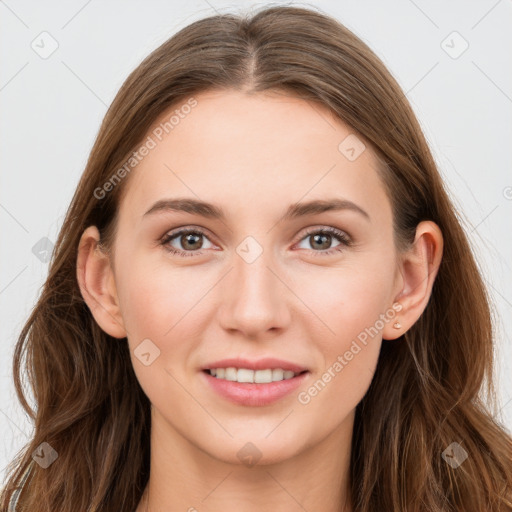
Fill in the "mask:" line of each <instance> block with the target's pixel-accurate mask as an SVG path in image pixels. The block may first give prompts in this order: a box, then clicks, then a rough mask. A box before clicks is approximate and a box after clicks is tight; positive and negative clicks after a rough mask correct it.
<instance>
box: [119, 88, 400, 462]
mask: <svg viewBox="0 0 512 512" xmlns="http://www.w3.org/2000/svg"><path fill="white" fill-rule="evenodd" d="M194 99H195V100H196V102H197V103H195V102H193V101H191V102H190V103H189V105H194V106H191V107H190V108H183V109H180V107H173V109H172V111H169V112H166V113H165V115H162V116H161V118H160V119H159V120H158V122H156V123H155V124H154V126H153V127H152V128H151V129H150V131H149V132H148V134H147V136H146V140H145V143H146V146H147V148H148V150H147V151H145V150H142V151H140V152H139V155H138V158H139V159H140V162H139V163H138V164H137V165H136V167H135V168H134V169H133V170H132V171H131V174H130V175H129V177H128V178H125V179H128V182H127V183H126V185H127V187H128V188H127V190H126V191H125V192H126V195H125V196H124V197H123V200H122V203H121V205H120V212H119V222H118V231H117V235H116V240H115V257H114V262H113V264H114V265H113V268H114V274H113V276H114V279H115V289H116V293H117V298H118V301H119V307H120V313H121V315H122V323H123V326H124V328H125V329H126V333H127V337H128V343H129V346H130V349H131V356H132V362H133V367H134V369H135V373H136V375H137V378H138V380H139V382H140V384H141V386H142V388H143V389H144V391H145V393H146V394H147V396H148V397H149V399H150V401H151V402H152V404H153V414H154V416H153V422H154V423H153V424H154V426H156V427H157V428H158V429H159V431H160V432H161V433H162V435H163V436H165V435H166V434H165V433H167V434H168V435H169V436H170V437H174V438H175V437H176V436H178V437H182V438H184V439H186V440H187V441H189V442H190V443H192V444H193V445H194V446H196V447H198V448H199V449H200V450H202V451H203V452H206V453H207V454H209V455H211V456H213V457H214V458H216V459H219V460H223V461H226V462H236V463H240V461H241V460H242V457H243V456H244V454H245V455H247V454H249V455H253V457H256V458H258V459H260V462H265V461H278V460H284V459H287V458H290V457H292V456H294V455H297V454H299V453H300V452H301V451H303V450H305V449H306V448H308V447H312V446H314V445H315V444H317V443H319V442H320V441H322V440H323V439H325V438H326V437H327V436H329V435H330V434H333V433H335V432H337V433H340V432H345V433H346V432H349V431H351V429H352V424H353V415H354V410H355V407H356V405H357V404H358V403H359V402H360V400H361V399H362V398H363V396H364V394H365V392H366V391H367V389H368V387H369V385H370V382H371V380H372V377H373V374H374V371H375V367H376V364H377V358H378V354H379V350H380V346H381V342H382V335H383V334H382V333H383V329H389V328H390V326H389V324H392V323H393V322H395V321H396V318H394V317H396V316H399V315H396V312H395V310H394V309H393V308H392V306H393V304H394V303H395V299H396V297H397V295H398V293H399V292H400V290H401V286H402V284H403V283H402V280H401V276H400V271H399V267H398V265H397V261H398V256H397V252H396V250H395V247H394V244H393V229H392V213H391V205H390V202H389V200H388V198H387V196H386V193H385V190H384V187H383V184H382V183H381V181H380V180H379V177H378V174H377V171H376V165H377V163H376V160H375V158H374V155H373V153H372V150H371V149H370V148H369V147H366V148H364V146H363V145H362V141H361V140H359V139H357V138H356V137H355V135H354V134H353V132H352V130H351V129H350V128H349V127H347V126H346V125H345V124H344V123H342V122H340V121H338V120H336V119H335V118H334V117H333V116H332V115H330V114H329V112H328V111H327V110H326V109H325V108H323V107H322V106H319V105H318V104H313V103H310V102H306V101H303V100H300V99H296V98H293V97H289V96H286V95H284V94H276V93H273V94H270V93H265V94H262V93H258V94H256V95H252V96H249V95H246V94H244V93H240V92H231V91H222V92H219V91H216V92H213V91H208V92H206V93H201V94H198V95H195V96H194ZM185 104H186V102H183V104H182V105H185ZM176 109H178V112H179V113H176V116H177V117H174V121H173V123H174V124H173V125H172V128H170V126H171V125H169V124H168V125H167V127H166V128H164V126H165V122H167V121H169V119H170V117H171V115H172V113H173V111H174V110H176ZM161 123H164V124H161ZM167 132H168V133H167ZM148 137H149V138H148ZM142 153H144V155H142ZM118 186H119V185H118ZM177 199H181V200H185V199H186V200H187V201H189V204H191V203H192V202H205V203H211V204H212V205H214V207H215V211H216V212H222V213H223V215H224V216H223V217H222V218H220V217H217V216H215V215H205V214H201V211H202V212H203V213H208V212H211V211H212V210H210V209H208V208H205V207H202V208H200V209H196V210H197V211H196V212H195V213H194V211H191V209H190V208H188V211H185V210H182V211H178V210H175V209H173V208H171V206H172V205H171V204H170V203H168V204H167V206H168V207H166V203H165V202H166V201H169V202H170V201H176V200H177ZM316 201H322V202H325V203H329V202H331V201H339V203H338V204H339V205H340V206H341V208H339V209H335V208H332V209H325V211H322V208H319V207H318V206H316V207H313V206H312V207H310V208H307V207H306V205H307V204H309V203H310V202H316ZM155 205H157V206H156V207H155ZM185 229H186V230H190V232H191V233H188V234H187V233H185V234H183V233H182V234H177V235H176V236H172V235H175V234H176V233H177V232H178V231H180V230H185ZM340 234H341V238H338V236H339V235H340ZM166 235H171V238H170V239H169V238H168V239H167V240H165V239H164V237H165V236H166ZM172 251H176V252H172ZM389 342H391V343H392V341H389ZM233 358H242V359H244V360H248V361H249V363H246V364H244V363H240V364H239V365H237V366H239V367H242V368H246V367H247V366H249V369H250V366H251V365H250V363H251V362H253V363H257V362H258V361H260V360H262V359H264V358H274V359H279V360H282V361H284V362H287V363H289V364H293V365H296V366H298V367H300V368H301V369H305V370H307V372H306V373H304V374H303V375H301V376H300V377H294V380H293V384H292V383H290V382H288V381H287V383H286V384H285V385H284V387H283V384H282V383H281V384H263V383H262V384H253V385H252V387H254V388H256V389H255V391H254V390H253V391H252V392H251V391H248V392H246V393H244V391H243V389H242V388H243V387H244V386H245V387H246V388H247V387H248V386H249V384H247V383H245V384H244V383H240V384H236V383H233V382H232V381H229V380H227V379H226V378H224V379H222V381H223V382H221V384H223V385H222V386H218V384H219V379H217V378H216V377H212V376H208V375H207V374H206V372H205V371H204V369H205V368H211V367H212V366H216V364H215V362H217V361H220V360H223V359H233ZM229 364H231V363H227V364H226V365H224V366H228V365H229ZM284 364H285V363H277V362H267V363H265V362H264V363H263V367H264V368H268V369H269V370H272V369H277V368H279V367H281V366H283V365H284ZM227 373H228V374H229V375H231V373H232V371H231V370H228V372H227ZM236 375H237V376H238V377H241V378H242V379H244V378H246V377H247V378H249V379H250V376H251V372H240V373H237V374H236ZM255 375H257V376H258V379H260V378H261V379H266V378H268V377H269V375H274V376H279V371H277V372H268V371H267V372H265V371H264V372H258V373H257V374H255ZM225 377H226V375H225ZM279 386H281V387H279ZM265 389H266V390H267V391H265ZM240 390H242V391H240ZM262 390H263V391H262ZM283 393H284V394H283ZM155 422H156V425H155ZM249 442H250V443H252V445H247V444H246V443H249ZM241 449H242V451H240V450H241ZM251 450H252V453H251Z"/></svg>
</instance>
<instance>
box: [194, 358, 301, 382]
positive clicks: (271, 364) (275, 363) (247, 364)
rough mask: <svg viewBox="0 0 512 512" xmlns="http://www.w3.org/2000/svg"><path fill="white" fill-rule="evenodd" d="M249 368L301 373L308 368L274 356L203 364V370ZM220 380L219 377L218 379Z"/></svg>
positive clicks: (223, 360)
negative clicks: (255, 359)
mask: <svg viewBox="0 0 512 512" xmlns="http://www.w3.org/2000/svg"><path fill="white" fill-rule="evenodd" d="M230 367H234V368H237V369H238V368H247V369H248V370H266V369H267V368H271V369H273V368H282V369H283V370H290V371H292V372H293V373H301V372H303V371H305V370H308V369H307V368H306V367H304V366H300V365H298V364H296V363H292V362H290V361H284V360H282V359H276V358H274V357H264V358H263V359H258V360H257V361H249V360H248V359H243V358H240V357H235V358H231V359H222V360H220V361H214V362H213V363H209V364H207V365H206V366H203V367H202V368H201V369H202V370H210V369H212V368H230ZM217 380H219V379H217Z"/></svg>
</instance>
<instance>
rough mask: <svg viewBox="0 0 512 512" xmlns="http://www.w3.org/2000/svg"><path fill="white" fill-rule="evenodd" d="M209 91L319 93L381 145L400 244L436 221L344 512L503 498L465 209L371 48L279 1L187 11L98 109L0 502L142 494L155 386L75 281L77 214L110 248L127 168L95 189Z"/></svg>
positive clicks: (43, 311)
mask: <svg viewBox="0 0 512 512" xmlns="http://www.w3.org/2000/svg"><path fill="white" fill-rule="evenodd" d="M208 89H220V90H223V89H224V90H229V89H236V90H242V91H245V92H247V93H257V92H258V91H265V90H276V91H277V90H279V91H282V92H285V93H286V94H290V95H295V96H297V97H300V98H303V99H305V100H307V101H311V102H318V103H320V104H322V105H323V106H325V107H327V108H328V109H329V110H330V111H332V112H333V113H334V114H335V115H336V116H337V117H338V118H339V119H341V120H342V121H343V122H345V123H346V124H348V125H349V126H350V127H352V129H353V130H354V131H355V132H356V133H358V134H360V135H361V137H362V138H363V140H365V141H367V142H368V143H369V144H370V145H371V148H372V149H373V151H374V152H375V154H376V155H377V156H378V158H379V160H380V169H379V172H380V173H381V174H382V178H383V180H384V183H385V187H386V191H387V194H388V197H389V199H390V201H391V204H392V210H393V222H394V230H395V237H396V243H397V246H398V247H405V246H407V244H408V243H410V242H411V241H412V240H413V239H414V233H415V228H416V226H417V225H418V223H419V222H421V221H423V220H432V221H434V222H435V223H436V224H437V225H438V226H439V227H440V229H441V231H442V233H443V237H444V253H443V259H442V262H441V265H440V267H439V271H438V275H437V277H436V280H435V283H434V286H433V290H432V295H431V297H430V300H429V303H428V305H427V307H426V309H425V310H424V312H423V314H422V315H421V317H420V318H419V319H418V321H417V322H416V323H415V324H414V325H413V326H412V327H411V328H410V329H409V330H408V331H407V332H406V333H405V334H404V335H403V336H401V337H400V338H399V339H397V340H395V341H392V342H384V343H383V344H382V349H381V353H380V357H379V362H378V365H377V369H376V373H375V376H374V378H373V381H372V383H371V385H370V388H369V390H368V392H367V393H366V395H365V396H364V398H363V399H362V401H361V402H360V403H359V404H358V406H357V409H356V417H355V423H354V436H353V444H352V448H351V462H350V489H351V496H350V497H351V500H352V503H353V510H354V512H382V511H384V510H385V511H407V512H413V511H429V512H432V511H439V512H440V511H443V512H447V511H466V512H468V511H484V510H485V511H512V501H511V500H512V498H511V489H512V485H511V484H512V461H511V458H512V457H511V455H512V439H511V437H510V434H509V433H508V432H507V430H506V429H505V427H504V426H503V425H501V424H500V423H499V422H498V420H496V419H495V416H496V412H492V411H495V410H496V396H495V389H494V384H493V354H494V347H493V340H494V337H495V333H494V321H493V315H494V312H493V311H494V310H493V309H492V307H491V303H490V299H489V296H488V294H487V291H486V289H485V287H484V283H483V280H482V277H481V274H480V271H479V268H478V265H477V263H476V260H475V256H474V254H473V253H472V250H471V247H470V245H469V243H468V240H467V237H466V235H465V232H464V230H463V227H462V223H463V220H462V219H461V218H460V216H459V215H458V214H457V211H456V210H455V208H454V206H453V204H452V203H451V201H450V199H449V197H448V194H447V192H446V190H445V188H444V186H443V183H442V180H441V177H440V174H439V172H438V169H437V167H436V164H435V162H434V160H433V158H432V155H431V152H430V150H429V147H428V145H427V142H426V140H425V138H424V135H423V133H422V131H421V129H420V126H419V124H418V121H417V120H416V117H415V115H414V113H413V111H412V109H411V107H410V104H409V102H408V100H407V98H406V96H405V94H404V93H403V91H402V90H401V88H400V86H399V85H398V83H397V82H396V81H395V79H394V78H393V77H392V75H391V74H390V72H389V71H388V70H387V69H386V67H385V66H384V64H383V63H382V62H381V60H380V59H379V58H378V57H377V56H376V55H375V54H374V53H373V52H372V50H370V48H369V47H368V46H367V45H366V44H365V43H364V42H362V41H361V39H359V38H358V37H357V36H356V35H354V34H353V33H352V32H351V31H349V30H348V29H347V28H346V27H344V26H343V25H342V24H341V23H339V22H338V21H336V20H335V19H333V18H331V17H329V16H327V15H324V14H323V13H321V12H318V11H317V10H314V9H310V8H303V7H289V6H273V7H267V8H263V9H261V10H260V11H257V12H254V13H252V14H251V15H249V14H237V15H235V14H220V15H215V16H212V17H208V18H205V19H201V20H199V21H196V22H193V23H192V24H190V25H189V26H187V27H185V28H183V29H182V30H180V31H179V32H178V33H176V34H175V35H174V36H172V37H171V38H170V39H168V40H167V41H166V42H165V43H164V44H162V45H161V46H160V47H159V48H157V49H156V50H155V51H153V52H152V53H151V54H150V55H149V56H148V57H147V58H146V59H145V60H144V61H143V62H142V63H141V64H140V65H139V66H138V67H137V68H136V69H135V70H134V71H133V72H132V73H131V74H130V76H129V77H128V78H127V80H126V81H125V83H124V84H123V85H122V87H121V89H120V90H119V92H118V94H117V96H116V97H115V99H114V101H113V103H112V105H111V106H110V108H109V109H108V112H107V114H106V115H105V118H104V120H103V123H102V125H101V128H100V131H99V133H98V136H97V138H96V141H95V143H94V146H93V148H92V151H91V153H90V157H89V159H88V162H87V165H86V168H85V170H84V173H83V175H82V177H81V180H80V183H79V185H78V187H77V190H76V192H75V194H74V197H73V199H72V202H71V204H70V207H69V209H68V211H67V215H66V218H65V220H64V223H63V226H62V229H61V231H60V234H59V237H58V240H57V242H56V244H55V249H54V253H53V255H52V259H51V261H50V266H49V273H48V278H47V280H46V282H45V284H44V287H43V289H42V293H41V295H40V297H39V299H38V301H37V304H36V305H35V307H34V309H33V311H32V313H31V315H30V317H29V318H28V320H27V322H26V324H25V325H24V327H23V329H22V331H21V334H20V336H19V339H18V341H17V344H16V347H15V353H14V361H13V375H14V382H15V386H16V393H17V395H18V398H19V400H20V402H21V404H22V406H23V408H24V409H25V410H26V411H27V413H28V414H29V415H30V417H31V418H32V419H33V421H34V424H35V431H34V434H33V438H32V439H31V441H30V442H28V443H27V444H26V446H25V447H24V448H23V449H22V450H20V452H19V453H18V455H17V457H16V459H15V460H14V461H13V462H11V464H10V466H9V477H8V479H7V485H6V487H5V488H4V489H3V492H2V496H1V500H0V510H1V511H2V512H5V511H7V509H8V503H9V502H10V501H11V499H12V498H13V496H16V499H17V508H16V510H18V511H30V512H35V511H39V512H55V511H56V510H58V511H59V512H76V511H77V510H80V511H86V512H100V511H115V512H119V511H133V510H135V508H136V507H137V505H138V503H139V501H140V499H141V496H142V492H143V490H144V488H145V485H146V483H147V481H148V478H149V451H150V442H149V440H150V426H151V425H150V402H149V400H148V398H147V396H146V395H145V394H144V392H143V391H142V388H141V387H140V385H139V383H138V381H137V379H136V376H135V373H134V371H133V368H132V365H131V360H130V355H129V349H128V344H127V342H126V339H122V340H118V339H115V338H111V337H110V336H109V335H107V334H106V333H105V332H103V331H102V330H101V329H100V328H99V326H98V325H97V324H96V322H95V320H94V318H93V316H92V315H91V312H90V310H89V309H88V307H87V305H86V304H85V302H84V300H83V298H82V296H81V293H80V289H79V286H78V282H77V277H76V273H77V268H76V265H77V249H78V243H79V240H80V236H81V234H82V233H83V231H84V230H85V229H86V228H87V227H88V226H90V225H96V226H97V227H98V229H99V231H100V233H101V237H102V242H103V244H104V245H105V246H107V247H110V246H111V243H112V240H113V236H114V233H115V226H116V214H117V212H118V206H119V201H120V199H121V197H122V196H121V193H122V191H123V189H124V188H125V185H126V181H127V180H123V181H121V183H119V184H118V185H117V186H116V187H114V188H113V190H112V191H111V192H109V193H108V194H106V196H105V197H104V198H102V199H97V198H96V196H95V193H94V191H95V190H96V189H97V188H98V187H102V186H103V184H104V183H105V182H107V181H108V180H109V179H110V178H111V177H112V175H113V173H114V172H115V171H116V170H117V169H119V168H120V167H121V166H123V164H124V163H125V162H126V161H127V159H128V158H129V157H130V155H131V154H132V152H133V151H134V150H135V149H136V148H137V146H138V145H140V143H141V141H142V140H143V139H144V137H145V135H146V134H147V131H148V129H149V128H150V126H151V125H152V124H153V123H154V121H155V120H156V119H157V118H158V117H159V116H160V114H162V113H163V112H164V111H165V110H166V109H168V108H169V107H171V106H172V105H176V104H178V103H180V102H181V101H183V100H186V99H187V98H190V97H191V96H192V95H193V94H196V93H199V92H201V91H205V90H208ZM22 369H23V371H24V372H26V375H27V377H28V380H29V382H30V385H31V388H32V390H33V395H34V398H35V402H36V406H37V407H36V408H35V410H32V409H31V407H30V406H29V404H28V402H27V400H26V398H25V394H24V390H23V388H22V376H21V370H22ZM484 396H485V398H484ZM492 408H494V409H492ZM43 442H47V443H48V444H49V445H50V446H51V447H52V448H53V449H54V450H55V451H56V452H57V453H58V459H57V461H56V462H54V463H53V464H51V465H50V466H49V467H48V468H47V469H43V468H42V467H40V466H39V465H37V464H34V461H33V458H32V454H33V453H34V452H35V451H36V450H37V449H38V447H39V446H40V445H41V443H43ZM452 442H458V443H459V444H460V445H461V446H462V447H463V448H464V449H465V450H466V452H467V453H468V455H469V456H468V458H467V459H466V460H465V461H464V463H463V464H462V465H460V466H459V467H458V468H456V469H454V468H452V467H451V466H450V465H449V464H447V463H446V462H445V460H443V457H442V456H441V454H442V452H443V451H444V450H445V449H446V448H447V447H448V446H449V445H450V444H451V443H452ZM23 476H25V477H28V478H29V479H28V480H26V481H25V480H23ZM23 483H24V485H23Z"/></svg>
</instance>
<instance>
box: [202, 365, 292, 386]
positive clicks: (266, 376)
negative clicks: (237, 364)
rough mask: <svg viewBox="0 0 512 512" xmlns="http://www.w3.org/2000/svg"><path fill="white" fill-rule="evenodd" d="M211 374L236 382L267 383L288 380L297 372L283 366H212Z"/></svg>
mask: <svg viewBox="0 0 512 512" xmlns="http://www.w3.org/2000/svg"><path fill="white" fill-rule="evenodd" d="M210 375H213V376H214V377H217V379H225V380H230V381H236V382H253V383H256V384H267V383H269V382H277V381H279V380H288V379H291V378H293V377H294V376H295V373H294V372H292V371H290V370H283V369H282V368H274V369H271V368H268V369H265V370H249V369H248V368H234V367H232V366H231V367H229V368H211V369H210Z"/></svg>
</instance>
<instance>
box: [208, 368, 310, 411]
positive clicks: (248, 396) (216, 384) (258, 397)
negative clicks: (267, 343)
mask: <svg viewBox="0 0 512 512" xmlns="http://www.w3.org/2000/svg"><path fill="white" fill-rule="evenodd" d="M267 362H268V361H267ZM277 367H279V366H277ZM213 368H215V366H213ZM217 368H225V367H224V366H222V365H220V366H218V367H217ZM241 368H247V366H241ZM266 368H268V366H266ZM251 369H252V368H251ZM257 369H260V370H261V369H262V368H257ZM283 369H284V368H283ZM292 371H293V370H292ZM200 374H201V375H202V378H204V379H205V381H206V383H207V385H209V386H210V388H211V389H213V391H215V392H216V393H217V394H219V395H220V396H221V397H223V398H225V399H227V400H229V401H230V402H233V403H235V404H238V405H245V406H252V407H261V406H264V405H269V404H272V403H274V402H277V401H278V400H280V399H281V398H284V397H285V396H286V395H289V394H290V393H291V392H292V391H294V390H295V389H297V387H298V386H300V384H301V383H303V382H304V379H305V378H306V377H307V376H308V375H309V374H310V372H309V371H306V372H304V373H301V374H300V375H296V376H295V377H293V378H291V379H288V380H279V381H276V382H268V383H265V384H254V383H250V382H236V381H230V380H225V379H218V378H217V377H214V376H213V375H210V374H209V373H208V371H205V370H203V371H202V372H200Z"/></svg>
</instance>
